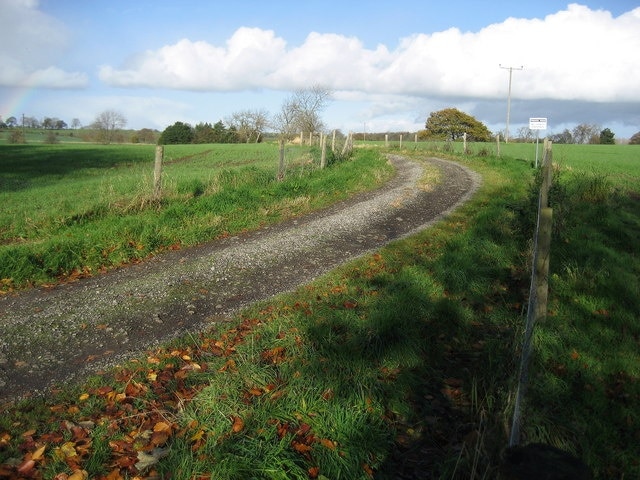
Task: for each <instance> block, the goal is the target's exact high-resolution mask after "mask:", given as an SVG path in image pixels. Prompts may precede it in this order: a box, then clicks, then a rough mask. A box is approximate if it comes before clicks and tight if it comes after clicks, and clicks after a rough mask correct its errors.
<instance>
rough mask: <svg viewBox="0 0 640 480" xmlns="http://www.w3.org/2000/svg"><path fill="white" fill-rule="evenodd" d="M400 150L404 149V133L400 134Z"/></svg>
mask: <svg viewBox="0 0 640 480" xmlns="http://www.w3.org/2000/svg"><path fill="white" fill-rule="evenodd" d="M400 150H402V134H400Z"/></svg>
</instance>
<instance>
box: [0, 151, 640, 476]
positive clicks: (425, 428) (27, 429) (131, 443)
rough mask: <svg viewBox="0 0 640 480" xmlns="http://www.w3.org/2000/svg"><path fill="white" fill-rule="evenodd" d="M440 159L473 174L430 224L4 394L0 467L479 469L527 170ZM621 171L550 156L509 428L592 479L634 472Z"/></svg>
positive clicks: (499, 371) (636, 410)
mask: <svg viewBox="0 0 640 480" xmlns="http://www.w3.org/2000/svg"><path fill="white" fill-rule="evenodd" d="M404 153H405V154H407V155H415V156H416V158H420V157H421V156H422V155H424V153H421V152H412V151H406V152H404ZM458 161H462V162H464V163H466V164H467V165H469V166H470V167H472V168H474V169H476V170H477V171H479V172H480V173H481V174H482V176H483V178H484V183H483V186H482V188H481V189H480V190H479V191H478V193H477V194H476V195H475V196H474V198H473V199H472V200H470V201H469V202H468V203H467V204H466V205H464V206H463V207H461V208H460V209H458V210H457V211H456V212H454V213H453V214H451V215H450V216H449V217H447V218H446V219H444V220H443V221H441V222H439V223H438V224H437V225H435V226H434V227H433V228H430V229H428V230H425V231H423V232H421V233H419V234H417V235H414V236H412V237H411V238H408V239H406V240H403V241H398V242H394V243H393V244H391V245H389V246H387V247H385V248H384V249H381V250H380V251H378V252H376V253H374V254H371V255H368V256H366V257H364V258H361V259H358V260H356V261H354V262H351V263H349V264H347V265H344V266H343V267H341V268H339V269H337V270H335V271H333V272H332V273H331V274H329V275H326V276H324V277H322V278H321V279H319V280H317V281H316V282H314V283H312V284H310V285H307V286H305V287H303V288H300V289H299V290H298V291H296V292H294V293H291V294H288V295H284V296H281V297H278V298H276V299H274V300H272V301H269V302H265V303H262V304H260V305H256V306H254V307H252V308H250V309H247V310H245V311H244V312H243V313H242V314H241V315H239V316H238V317H237V318H235V319H234V320H233V321H232V322H231V323H230V324H228V325H226V326H223V327H222V326H221V327H220V328H219V329H218V330H216V331H211V332H208V333H206V334H203V335H202V336H198V337H197V338H193V337H190V338H184V339H183V340H181V341H179V342H176V343H174V344H172V345H170V346H167V347H166V348H161V349H158V350H155V351H152V352H147V354H146V355H143V356H141V357H140V358H139V359H138V360H137V361H135V362H132V363H129V364H127V365H123V366H121V367H119V368H117V369H115V370H114V371H111V372H105V374H103V375H101V376H97V377H95V378H92V379H91V380H90V381H88V382H87V383H86V384H84V385H81V386H79V387H77V388H73V389H71V388H64V389H61V390H60V391H58V392H56V393H55V394H54V395H51V396H50V397H49V398H48V399H46V400H44V401H43V400H35V399H34V400H30V401H26V402H24V403H22V404H19V405H14V406H8V407H6V408H5V409H4V411H3V415H2V416H1V420H0V455H1V456H0V458H2V462H3V463H2V466H1V467H0V477H1V476H2V475H3V474H4V475H6V476H10V475H14V473H15V472H16V471H17V470H19V469H22V470H23V472H26V473H27V474H30V475H32V476H33V477H35V478H37V475H41V476H42V478H53V477H55V475H57V474H60V473H63V472H64V473H65V474H68V475H72V474H77V475H84V474H83V473H81V472H82V471H83V470H84V471H86V472H87V475H89V476H90V477H92V478H105V479H106V478H109V479H118V478H133V477H134V476H137V477H138V478H163V477H164V478H168V477H169V475H171V478H184V479H187V478H189V479H190V478H201V479H209V478H225V479H236V478H237V479H245V478H259V479H279V478H282V479H284V478H287V479H290V478H299V479H303V478H320V479H326V478H331V479H334V478H348V479H357V478H363V479H366V478H442V479H449V478H467V479H468V478H478V479H479V478H496V476H497V465H498V463H499V456H500V451H501V450H502V449H503V448H504V446H505V445H506V439H507V435H508V428H509V423H510V416H511V409H512V398H513V391H514V380H515V372H516V369H517V364H518V360H519V359H518V353H519V348H520V343H521V336H522V327H523V323H524V316H525V313H526V312H525V311H524V310H525V307H524V305H526V301H527V298H526V297H527V294H528V280H529V269H530V261H531V260H530V258H529V257H530V255H529V253H530V244H531V236H532V231H533V223H534V221H535V219H534V218H533V213H534V211H535V204H536V189H535V185H534V178H535V175H534V172H533V171H532V169H531V166H530V162H529V161H526V160H522V159H521V160H518V159H515V158H513V157H506V156H504V157H502V158H495V157H492V156H481V157H469V156H467V157H463V158H460V157H459V158H458ZM639 170H640V168H638V166H637V165H636V166H635V167H634V168H632V169H630V170H629V172H628V174H629V178H630V182H629V183H628V184H626V185H620V184H619V183H618V182H617V180H615V179H613V180H611V179H609V180H607V181H606V182H603V181H601V176H599V175H596V174H592V173H591V170H590V168H585V169H581V168H580V166H579V165H577V166H574V167H573V169H572V170H569V169H560V170H558V172H557V175H556V180H557V182H556V186H555V187H554V191H553V194H552V204H553V207H554V219H555V220H556V224H555V227H554V237H553V242H552V247H551V277H550V302H551V305H550V315H549V318H548V320H547V321H546V322H545V323H544V324H541V325H539V326H538V329H537V331H536V340H535V348H536V353H535V355H534V364H533V365H532V379H531V384H530V386H529V394H528V396H527V402H526V407H525V416H524V426H523V427H524V429H523V435H524V439H525V441H526V442H535V441H540V442H546V443H551V444H554V445H556V446H558V447H561V448H564V449H566V450H569V451H571V452H573V453H574V454H576V455H577V456H579V457H581V458H582V459H583V460H585V461H586V463H587V464H588V465H589V466H590V467H591V468H592V469H593V470H594V472H595V474H596V478H619V479H622V478H634V477H635V476H638V475H639V474H640V466H639V465H638V458H640V447H639V446H638V445H640V442H639V441H638V440H639V439H638V432H639V431H640V429H639V428H638V426H639V425H640V418H639V414H640V407H638V405H639V404H640V403H639V400H640V381H639V380H640V371H639V368H640V367H639V366H640V361H639V360H640V358H638V357H639V355H638V352H639V349H638V342H639V339H640V326H639V325H638V322H637V312H638V311H640V304H639V302H640V290H639V287H640V284H639V283H638V282H639V281H638V279H639V278H640V275H639V274H640V256H639V255H638V254H639V253H640V252H639V248H640V246H639V245H638V243H637V240H636V239H637V238H638V236H639V234H640V218H639V216H638V210H639V209H638V202H639V201H640V200H639V199H640V197H639V195H638V192H639V191H640V174H639ZM3 472H4V473H3ZM12 472H14V473H12ZM74 472H75V473H74ZM60 478H62V477H60ZM75 478H82V477H80V476H79V477H75Z"/></svg>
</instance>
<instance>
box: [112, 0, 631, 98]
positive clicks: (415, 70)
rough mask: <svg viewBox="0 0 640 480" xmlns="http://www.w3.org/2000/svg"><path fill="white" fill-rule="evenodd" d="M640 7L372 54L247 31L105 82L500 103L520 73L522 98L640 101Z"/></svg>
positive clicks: (188, 46) (571, 10) (356, 47)
mask: <svg viewBox="0 0 640 480" xmlns="http://www.w3.org/2000/svg"><path fill="white" fill-rule="evenodd" d="M637 51H640V7H639V8H636V9H634V10H631V11H629V12H627V13H626V14H624V15H621V16H619V17H616V18H614V17H612V15H611V13H610V12H608V11H605V10H591V9H590V8H588V7H585V6H581V5H578V4H571V5H569V6H568V7H567V9H566V10H562V11H560V12H557V13H555V14H552V15H548V16H547V17H545V18H543V19H518V18H509V19H507V20H505V21H504V22H502V23H499V24H493V25H489V26H487V27H486V28H483V29H482V30H480V31H478V32H461V31H460V30H458V29H456V28H451V29H449V30H445V31H442V32H436V33H432V34H416V35H413V36H410V37H406V38H404V39H402V40H401V41H400V42H399V44H398V46H397V48H395V49H394V50H391V51H390V50H389V49H388V48H387V47H386V46H384V45H379V46H378V47H377V48H376V49H367V48H365V47H364V45H363V43H362V42H361V41H360V40H358V39H357V38H353V37H346V36H344V35H339V34H333V33H331V34H321V33H316V32H314V33H311V34H309V35H308V36H307V38H306V39H305V41H304V43H303V44H301V45H300V46H297V47H293V48H292V47H288V46H287V45H286V42H285V40H284V39H282V38H280V37H276V35H275V33H274V32H273V31H271V30H262V29H259V28H246V27H243V28H240V29H238V30H237V31H236V32H235V33H234V34H233V36H232V37H231V38H230V39H229V40H228V41H227V43H226V45H225V46H215V45H212V44H210V43H207V42H203V41H198V42H194V41H191V40H187V39H184V40H181V41H180V42H178V43H176V44H173V45H167V46H164V47H162V48H160V49H158V50H154V51H147V52H145V53H143V54H141V55H139V56H138V57H136V58H134V59H133V60H131V61H130V62H129V64H128V65H126V66H125V67H123V68H121V69H118V68H114V67H112V66H103V67H102V68H101V70H100V77H101V79H102V80H103V81H104V82H106V83H108V84H110V85H113V86H119V87H155V88H157V87H161V88H172V89H187V90H202V91H220V90H227V91H231V90H235V91H241V90H244V89H252V88H270V89H278V90H291V89H294V88H298V87H300V86H308V85H312V84H323V85H326V86H329V87H331V88H333V89H335V90H353V91H361V92H368V93H389V94H399V95H407V94H408V95H417V96H425V97H429V96H431V97H433V96H455V97H458V98H461V97H470V98H485V99H490V98H494V99H495V98H502V97H504V95H505V92H506V89H507V78H508V77H507V75H506V72H505V71H504V70H501V69H500V68H498V65H499V64H503V65H511V66H520V65H524V71H522V72H517V73H516V72H514V74H513V75H514V76H513V91H514V93H515V92H517V94H518V95H519V96H520V97H521V98H527V99H533V98H547V99H570V100H586V101H596V102H597V101H625V100H631V101H637V99H638V98H640V65H639V64H638V62H636V61H635V57H634V56H633V55H634V52H637Z"/></svg>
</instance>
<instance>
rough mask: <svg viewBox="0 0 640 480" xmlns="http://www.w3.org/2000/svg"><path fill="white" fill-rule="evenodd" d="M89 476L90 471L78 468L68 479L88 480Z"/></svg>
mask: <svg viewBox="0 0 640 480" xmlns="http://www.w3.org/2000/svg"><path fill="white" fill-rule="evenodd" d="M88 478H89V473H87V471H86V470H76V471H75V472H73V473H72V474H71V475H69V478H68V479H67V480H87V479H88Z"/></svg>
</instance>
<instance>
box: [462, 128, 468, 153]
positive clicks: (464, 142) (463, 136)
mask: <svg viewBox="0 0 640 480" xmlns="http://www.w3.org/2000/svg"><path fill="white" fill-rule="evenodd" d="M462 154H463V155H466V154H467V132H464V133H463V134H462Z"/></svg>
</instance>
